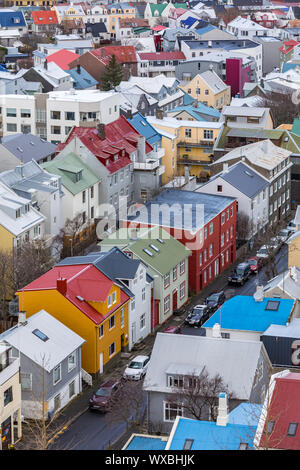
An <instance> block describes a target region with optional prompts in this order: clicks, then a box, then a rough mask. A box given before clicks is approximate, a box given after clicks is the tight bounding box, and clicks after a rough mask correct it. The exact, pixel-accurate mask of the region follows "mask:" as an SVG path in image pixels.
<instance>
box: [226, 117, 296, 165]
mask: <svg viewBox="0 0 300 470" xmlns="http://www.w3.org/2000/svg"><path fill="white" fill-rule="evenodd" d="M247 109H249V108H247ZM291 154H292V152H290V151H289V150H285V149H283V148H281V147H277V146H276V145H274V144H273V142H271V140H269V139H267V140H261V141H260V142H254V143H253V144H248V145H244V146H243V147H237V148H235V149H233V150H231V151H230V152H228V153H227V154H226V155H224V156H223V157H221V158H219V160H218V163H222V162H227V161H230V160H234V159H236V158H239V159H242V158H243V157H245V158H247V159H248V160H249V161H250V162H251V163H253V164H254V165H257V166H259V167H261V168H265V169H267V170H272V169H273V168H275V167H276V166H277V165H279V163H281V162H282V161H284V160H285V159H286V158H287V157H289V156H290V155H291Z"/></svg>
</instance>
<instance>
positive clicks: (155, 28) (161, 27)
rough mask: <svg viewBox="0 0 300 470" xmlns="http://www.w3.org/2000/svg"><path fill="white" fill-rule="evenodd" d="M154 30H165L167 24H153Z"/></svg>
mask: <svg viewBox="0 0 300 470" xmlns="http://www.w3.org/2000/svg"><path fill="white" fill-rule="evenodd" d="M151 29H152V30H153V31H163V30H164V29H167V27H166V26H162V25H158V26H153V28H151Z"/></svg>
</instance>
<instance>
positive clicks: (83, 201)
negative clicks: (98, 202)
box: [82, 191, 86, 204]
mask: <svg viewBox="0 0 300 470" xmlns="http://www.w3.org/2000/svg"><path fill="white" fill-rule="evenodd" d="M85 201H86V196H85V191H82V204H84V203H85Z"/></svg>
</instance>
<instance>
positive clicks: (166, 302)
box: [164, 294, 170, 314]
mask: <svg viewBox="0 0 300 470" xmlns="http://www.w3.org/2000/svg"><path fill="white" fill-rule="evenodd" d="M169 310H170V294H169V295H167V297H165V298H164V314H166V313H168V311H169Z"/></svg>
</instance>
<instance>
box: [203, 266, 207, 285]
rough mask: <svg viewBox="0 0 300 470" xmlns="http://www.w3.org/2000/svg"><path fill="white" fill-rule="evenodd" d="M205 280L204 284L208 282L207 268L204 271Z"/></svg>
mask: <svg viewBox="0 0 300 470" xmlns="http://www.w3.org/2000/svg"><path fill="white" fill-rule="evenodd" d="M203 282H204V284H206V282H207V271H206V269H205V271H204V273H203Z"/></svg>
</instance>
